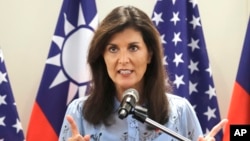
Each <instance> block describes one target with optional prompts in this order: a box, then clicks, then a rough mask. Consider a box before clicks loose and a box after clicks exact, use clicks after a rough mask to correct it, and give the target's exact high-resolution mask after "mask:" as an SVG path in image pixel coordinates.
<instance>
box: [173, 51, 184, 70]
mask: <svg viewBox="0 0 250 141" xmlns="http://www.w3.org/2000/svg"><path fill="white" fill-rule="evenodd" d="M182 55H183V53H180V54H176V53H175V54H174V60H173V62H174V63H175V66H176V67H178V65H179V63H184V61H183V60H182V59H181V57H182Z"/></svg>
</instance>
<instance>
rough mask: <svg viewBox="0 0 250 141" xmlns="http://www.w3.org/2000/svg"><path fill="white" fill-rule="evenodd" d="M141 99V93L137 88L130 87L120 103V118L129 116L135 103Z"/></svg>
mask: <svg viewBox="0 0 250 141" xmlns="http://www.w3.org/2000/svg"><path fill="white" fill-rule="evenodd" d="M138 100H139V94H138V92H137V90H136V89H133V88H130V89H127V90H126V91H124V92H123V95H122V103H121V104H120V107H119V110H118V115H119V118H120V119H124V118H126V117H127V116H128V114H129V113H130V112H131V110H132V109H133V108H134V107H135V104H136V103H137V102H138Z"/></svg>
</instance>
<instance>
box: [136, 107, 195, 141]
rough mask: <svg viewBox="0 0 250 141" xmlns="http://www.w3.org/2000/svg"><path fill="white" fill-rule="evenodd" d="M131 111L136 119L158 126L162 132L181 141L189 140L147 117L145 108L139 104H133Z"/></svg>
mask: <svg viewBox="0 0 250 141" xmlns="http://www.w3.org/2000/svg"><path fill="white" fill-rule="evenodd" d="M131 113H132V114H133V117H134V118H135V119H137V120H139V121H140V122H142V123H144V122H146V123H148V124H150V125H152V126H154V127H156V128H159V129H161V130H162V131H163V132H165V133H167V134H169V135H171V136H173V137H175V138H177V139H179V140H181V141H191V140H189V139H188V138H186V137H184V136H182V135H180V134H177V133H176V132H174V131H172V130H170V129H168V128H166V127H165V126H163V125H161V124H159V123H157V122H155V121H154V120H152V119H150V118H148V116H147V109H145V108H143V107H141V106H137V105H136V106H135V107H134V109H133V110H131Z"/></svg>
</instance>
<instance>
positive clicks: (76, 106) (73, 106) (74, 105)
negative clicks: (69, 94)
mask: <svg viewBox="0 0 250 141" xmlns="http://www.w3.org/2000/svg"><path fill="white" fill-rule="evenodd" d="M87 98H88V96H83V97H80V98H77V99H74V100H73V101H72V102H71V103H70V104H69V105H68V108H67V112H68V113H69V112H70V113H73V114H74V113H79V111H82V108H83V104H84V101H86V99H87Z"/></svg>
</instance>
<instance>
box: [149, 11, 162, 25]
mask: <svg viewBox="0 0 250 141" xmlns="http://www.w3.org/2000/svg"><path fill="white" fill-rule="evenodd" d="M161 16H162V13H159V14H157V13H156V12H154V17H153V18H152V21H155V23H156V26H158V24H159V23H160V22H164V20H163V19H162V18H161Z"/></svg>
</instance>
